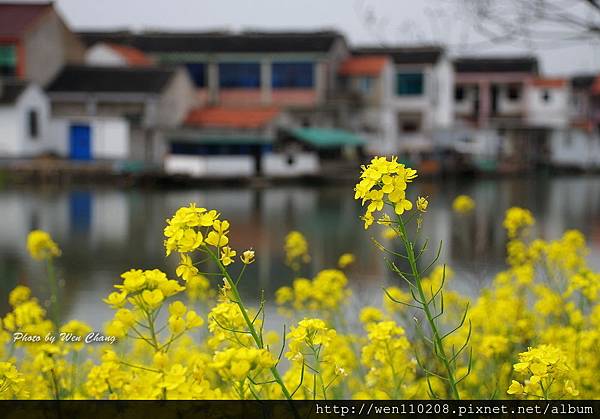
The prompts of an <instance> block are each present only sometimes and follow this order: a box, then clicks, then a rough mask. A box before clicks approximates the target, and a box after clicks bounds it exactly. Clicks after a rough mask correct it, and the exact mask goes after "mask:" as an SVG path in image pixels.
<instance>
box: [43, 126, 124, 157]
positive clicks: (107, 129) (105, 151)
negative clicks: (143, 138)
mask: <svg viewBox="0 0 600 419" xmlns="http://www.w3.org/2000/svg"><path fill="white" fill-rule="evenodd" d="M72 124H89V125H90V128H91V137H92V138H91V143H92V158H93V159H100V160H102V159H107V160H124V159H127V158H129V156H130V143H131V141H130V131H129V122H127V120H125V119H124V118H99V117H96V118H78V119H67V118H55V119H53V120H52V123H51V129H50V131H51V134H50V137H51V140H50V144H51V147H52V150H53V151H54V152H56V153H57V154H58V155H60V156H61V157H65V158H67V157H69V135H70V132H69V130H70V127H71V125H72Z"/></svg>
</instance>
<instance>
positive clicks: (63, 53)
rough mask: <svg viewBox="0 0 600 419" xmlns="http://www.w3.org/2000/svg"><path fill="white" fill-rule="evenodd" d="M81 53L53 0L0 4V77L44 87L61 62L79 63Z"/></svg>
mask: <svg viewBox="0 0 600 419" xmlns="http://www.w3.org/2000/svg"><path fill="white" fill-rule="evenodd" d="M84 53H85V47H84V45H83V44H82V43H81V42H80V40H79V38H78V37H77V36H76V35H75V34H74V33H72V32H71V31H70V30H69V28H68V27H67V25H66V24H65V22H64V21H63V19H62V18H61V17H60V15H59V14H58V13H57V12H56V9H55V8H54V6H53V3H2V4H0V77H5V78H9V77H16V78H19V79H21V80H27V81H32V82H35V83H37V84H38V85H40V86H46V85H47V84H48V83H49V82H50V81H51V80H52V79H53V78H54V76H56V74H57V73H58V72H59V71H60V70H61V68H62V67H63V66H64V65H66V64H78V63H82V62H83V57H84Z"/></svg>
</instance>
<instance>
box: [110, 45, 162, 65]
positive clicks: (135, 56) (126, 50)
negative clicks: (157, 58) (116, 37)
mask: <svg viewBox="0 0 600 419" xmlns="http://www.w3.org/2000/svg"><path fill="white" fill-rule="evenodd" d="M106 45H108V47H110V48H111V49H112V50H113V51H115V52H116V53H117V54H119V55H120V56H121V57H123V59H124V60H125V62H127V64H128V65H129V66H131V67H148V66H151V65H153V64H154V62H153V61H152V60H151V59H150V58H149V57H148V56H146V54H144V53H143V52H142V51H140V50H139V49H137V48H133V47H128V46H126V45H119V44H110V43H109V44H106Z"/></svg>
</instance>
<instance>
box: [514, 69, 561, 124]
mask: <svg viewBox="0 0 600 419" xmlns="http://www.w3.org/2000/svg"><path fill="white" fill-rule="evenodd" d="M569 97H570V95H569V85H568V83H567V80H565V79H547V78H534V79H533V80H532V81H531V83H530V84H528V85H527V86H526V88H525V109H526V112H525V115H526V122H527V123H528V124H529V125H531V126H535V127H541V128H542V127H543V128H565V127H566V126H567V125H568V124H569V106H570V103H569Z"/></svg>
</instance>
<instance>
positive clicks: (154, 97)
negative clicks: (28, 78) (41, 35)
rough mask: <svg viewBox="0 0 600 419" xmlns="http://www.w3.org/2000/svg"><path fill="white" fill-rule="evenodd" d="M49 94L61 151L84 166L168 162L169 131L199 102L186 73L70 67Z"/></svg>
mask: <svg viewBox="0 0 600 419" xmlns="http://www.w3.org/2000/svg"><path fill="white" fill-rule="evenodd" d="M47 91H48V96H49V97H50V100H51V102H52V112H53V117H54V118H55V119H56V122H55V123H53V127H52V128H53V129H52V133H53V142H54V145H55V149H56V150H57V152H58V153H59V154H60V155H61V156H63V157H66V158H69V159H71V160H79V161H90V160H135V161H138V162H144V163H147V164H158V163H162V160H163V158H164V156H165V154H166V146H167V145H166V143H165V140H164V132H165V130H168V129H172V128H174V127H176V126H178V125H179V124H180V123H181V122H182V121H183V119H184V118H185V116H186V115H187V113H188V110H189V109H191V108H192V106H193V105H194V103H195V98H194V90H193V86H192V82H191V80H190V78H189V76H188V74H187V72H186V71H184V70H183V69H160V68H153V67H150V68H142V67H135V68H131V67H118V66H115V67H111V66H99V67H91V66H90V67H83V66H69V67H65V68H64V69H63V70H62V72H61V73H60V74H59V75H58V77H57V78H56V79H55V80H54V81H53V82H52V83H51V84H50V86H49V87H48V89H47Z"/></svg>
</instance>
